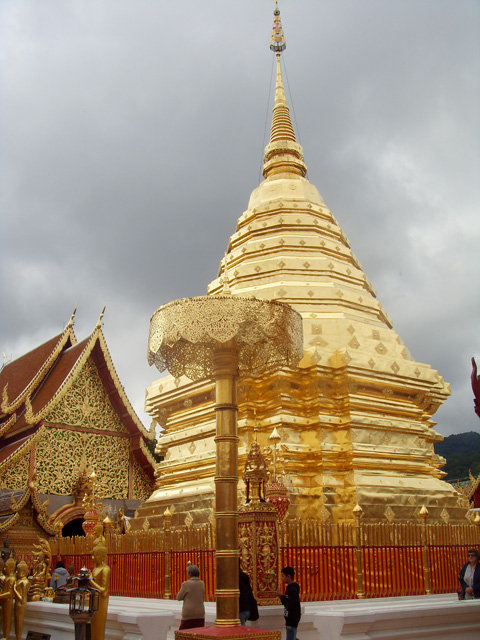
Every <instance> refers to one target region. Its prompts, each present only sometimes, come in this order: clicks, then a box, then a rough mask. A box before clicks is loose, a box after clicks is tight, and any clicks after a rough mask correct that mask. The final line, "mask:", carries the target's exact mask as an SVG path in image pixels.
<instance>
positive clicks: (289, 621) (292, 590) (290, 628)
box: [277, 567, 301, 640]
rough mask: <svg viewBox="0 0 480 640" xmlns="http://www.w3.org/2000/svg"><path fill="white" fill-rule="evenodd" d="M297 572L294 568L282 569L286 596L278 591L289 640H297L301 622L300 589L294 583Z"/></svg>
mask: <svg viewBox="0 0 480 640" xmlns="http://www.w3.org/2000/svg"><path fill="white" fill-rule="evenodd" d="M294 578H295V570H294V569H293V568H292V567H284V568H283V569H282V581H283V584H286V585H287V588H286V589H285V594H282V592H281V590H280V589H277V597H278V598H280V600H281V602H282V604H283V606H284V612H283V615H284V616H285V628H286V630H287V640H296V637H297V627H298V623H299V622H300V616H301V609H300V587H299V585H298V583H296V582H294Z"/></svg>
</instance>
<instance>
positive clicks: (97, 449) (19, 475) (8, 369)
mask: <svg viewBox="0 0 480 640" xmlns="http://www.w3.org/2000/svg"><path fill="white" fill-rule="evenodd" d="M102 315H103V314H102ZM73 318H74V316H73V315H72V317H71V318H70V321H69V322H68V324H67V326H66V328H65V330H64V331H63V333H61V334H60V335H57V336H55V337H53V338H52V339H51V340H49V341H48V342H46V343H45V344H42V345H41V346H39V347H37V348H36V349H34V350H33V351H30V353H27V354H26V355H24V356H22V357H21V358H18V359H17V360H14V361H13V362H10V363H9V364H6V365H4V367H3V368H2V369H1V371H0V390H1V392H2V403H1V410H0V533H6V532H8V536H9V537H10V539H11V540H12V542H14V543H15V544H16V545H17V546H18V538H19V537H20V538H21V539H22V540H25V539H26V537H28V536H29V535H30V536H31V537H32V538H33V539H34V540H36V535H41V537H48V536H50V535H54V534H55V533H58V532H59V531H58V530H59V529H60V531H61V530H62V529H63V533H64V534H68V535H71V534H76V533H81V531H82V530H81V526H80V525H81V523H82V520H83V516H84V512H85V506H83V504H82V501H83V497H84V496H85V495H86V494H87V493H88V492H89V490H91V486H90V487H89V485H91V483H92V480H91V477H94V478H95V492H96V496H97V497H98V498H99V499H101V501H102V503H103V504H104V506H105V509H106V510H107V512H108V514H107V515H111V516H113V517H115V515H116V514H117V512H118V511H119V510H120V509H123V512H125V513H127V514H128V512H129V511H130V512H131V515H133V512H134V510H135V509H136V507H137V506H138V505H139V504H141V502H142V501H144V500H145V499H146V498H148V497H149V496H150V494H151V492H152V490H153V479H154V459H153V456H152V454H151V453H150V451H149V450H148V447H147V443H148V442H149V441H150V440H152V439H153V438H154V434H153V433H149V432H147V431H146V429H145V428H144V426H143V425H142V423H141V422H140V420H139V418H138V417H137V415H136V413H135V411H134V410H133V408H132V406H131V405H130V402H129V400H128V398H127V396H126V395H125V391H124V389H123V387H122V384H121V382H120V380H119V379H118V375H117V373H116V371H115V368H114V366H113V363H112V359H111V357H110V354H109V351H108V348H107V344H106V342H105V337H104V335H103V332H102V328H101V325H102V323H101V319H102V316H101V317H100V319H99V321H98V322H97V325H96V327H95V329H94V331H93V332H92V334H91V335H90V336H88V337H87V338H85V339H84V340H82V341H81V342H77V339H76V337H75V333H74V331H73ZM92 474H94V475H93V476H92ZM95 476H96V477H95Z"/></svg>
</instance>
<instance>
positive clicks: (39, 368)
mask: <svg viewBox="0 0 480 640" xmlns="http://www.w3.org/2000/svg"><path fill="white" fill-rule="evenodd" d="M76 341H77V339H76V337H75V334H74V332H73V315H72V317H71V318H70V321H69V322H68V324H67V326H66V328H65V330H64V332H63V333H61V334H60V335H58V336H55V337H54V338H51V339H50V340H48V341H47V342H45V343H44V344H42V345H40V346H39V347H36V348H35V349H33V351H30V352H29V353H26V354H25V355H24V356H21V357H20V358H18V359H17V360H14V361H13V362H10V363H9V364H7V365H5V366H4V367H3V369H2V370H1V371H0V391H1V392H2V405H1V411H2V413H4V414H11V413H12V412H13V411H15V409H17V408H18V407H20V406H21V405H22V404H23V403H24V402H25V398H26V397H27V396H29V395H31V393H32V392H33V391H34V389H35V388H37V387H38V386H39V384H40V383H41V381H42V380H43V379H44V378H45V376H46V375H47V374H48V372H49V371H50V369H51V368H52V366H53V364H54V363H55V361H56V359H57V358H58V356H59V355H60V354H61V353H62V351H64V350H65V349H68V348H69V347H71V346H72V345H74V344H75V343H76Z"/></svg>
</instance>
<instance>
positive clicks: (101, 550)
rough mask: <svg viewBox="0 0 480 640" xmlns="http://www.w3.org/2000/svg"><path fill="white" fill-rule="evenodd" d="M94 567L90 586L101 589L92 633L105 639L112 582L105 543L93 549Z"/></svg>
mask: <svg viewBox="0 0 480 640" xmlns="http://www.w3.org/2000/svg"><path fill="white" fill-rule="evenodd" d="M93 562H94V565H95V566H94V568H93V571H92V580H91V581H90V586H91V587H93V588H94V589H98V591H99V602H98V611H96V612H95V614H94V616H93V618H92V623H91V633H92V638H94V639H95V640H105V625H106V623H107V611H108V597H109V591H108V585H109V582H110V567H109V566H108V565H107V547H106V546H105V545H104V544H100V545H97V546H96V547H94V549H93Z"/></svg>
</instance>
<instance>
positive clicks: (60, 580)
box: [49, 560, 68, 591]
mask: <svg viewBox="0 0 480 640" xmlns="http://www.w3.org/2000/svg"><path fill="white" fill-rule="evenodd" d="M67 578H68V571H67V570H66V569H65V565H64V563H63V562H62V561H61V560H59V561H58V562H57V564H56V565H55V569H54V570H53V575H52V577H51V579H50V584H49V586H50V587H51V588H52V589H53V590H54V591H56V590H57V589H58V587H63V585H64V584H66V583H67Z"/></svg>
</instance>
